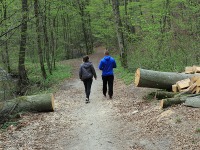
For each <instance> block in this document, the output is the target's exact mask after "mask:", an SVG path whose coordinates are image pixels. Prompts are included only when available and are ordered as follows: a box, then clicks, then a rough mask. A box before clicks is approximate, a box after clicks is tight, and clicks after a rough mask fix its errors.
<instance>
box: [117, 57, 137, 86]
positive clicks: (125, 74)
mask: <svg viewBox="0 0 200 150" xmlns="http://www.w3.org/2000/svg"><path fill="white" fill-rule="evenodd" d="M115 59H116V63H117V68H116V69H115V73H116V75H117V77H118V78H121V79H122V80H123V81H124V83H125V84H127V85H129V84H131V83H133V81H134V73H132V72H130V71H129V70H128V69H124V68H123V67H122V65H121V63H120V58H119V57H118V56H115Z"/></svg>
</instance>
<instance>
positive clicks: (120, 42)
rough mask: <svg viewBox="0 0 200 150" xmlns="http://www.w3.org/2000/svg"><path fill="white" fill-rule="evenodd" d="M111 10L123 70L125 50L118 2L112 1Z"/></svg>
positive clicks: (126, 63)
mask: <svg viewBox="0 0 200 150" xmlns="http://www.w3.org/2000/svg"><path fill="white" fill-rule="evenodd" d="M112 8H113V12H114V16H115V22H116V32H117V39H118V45H119V49H120V53H121V55H120V56H121V63H122V66H123V67H124V68H127V67H128V62H127V49H126V47H125V43H124V34H123V31H122V27H123V26H122V21H121V17H120V11H119V0H112Z"/></svg>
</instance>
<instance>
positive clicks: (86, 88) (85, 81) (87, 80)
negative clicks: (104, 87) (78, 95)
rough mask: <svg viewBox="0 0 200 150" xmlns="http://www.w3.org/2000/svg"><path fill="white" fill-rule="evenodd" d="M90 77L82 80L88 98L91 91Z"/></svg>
mask: <svg viewBox="0 0 200 150" xmlns="http://www.w3.org/2000/svg"><path fill="white" fill-rule="evenodd" d="M92 81H93V80H92V79H85V80H83V83H84V86H85V94H86V98H88V99H89V97H90V91H91V86H92Z"/></svg>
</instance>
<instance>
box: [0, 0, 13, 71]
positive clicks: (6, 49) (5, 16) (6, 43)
mask: <svg viewBox="0 0 200 150" xmlns="http://www.w3.org/2000/svg"><path fill="white" fill-rule="evenodd" d="M4 3H5V4H4V5H3V7H4V20H5V21H6V19H7V7H8V6H7V2H6V1H5V2H4ZM5 28H6V29H7V22H5ZM5 39H6V41H5V57H4V58H3V59H5V65H6V68H7V71H8V73H11V69H10V60H9V53H8V33H6V34H5ZM2 53H3V52H2Z"/></svg>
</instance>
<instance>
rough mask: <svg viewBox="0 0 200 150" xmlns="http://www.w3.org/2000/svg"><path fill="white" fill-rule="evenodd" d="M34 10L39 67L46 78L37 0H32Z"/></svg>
mask: <svg viewBox="0 0 200 150" xmlns="http://www.w3.org/2000/svg"><path fill="white" fill-rule="evenodd" d="M34 11H35V17H36V33H37V45H38V55H39V60H40V68H41V72H42V76H43V78H44V79H46V78H47V74H46V70H45V68H44V60H43V51H42V46H41V26H40V18H39V8H38V0H34Z"/></svg>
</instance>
